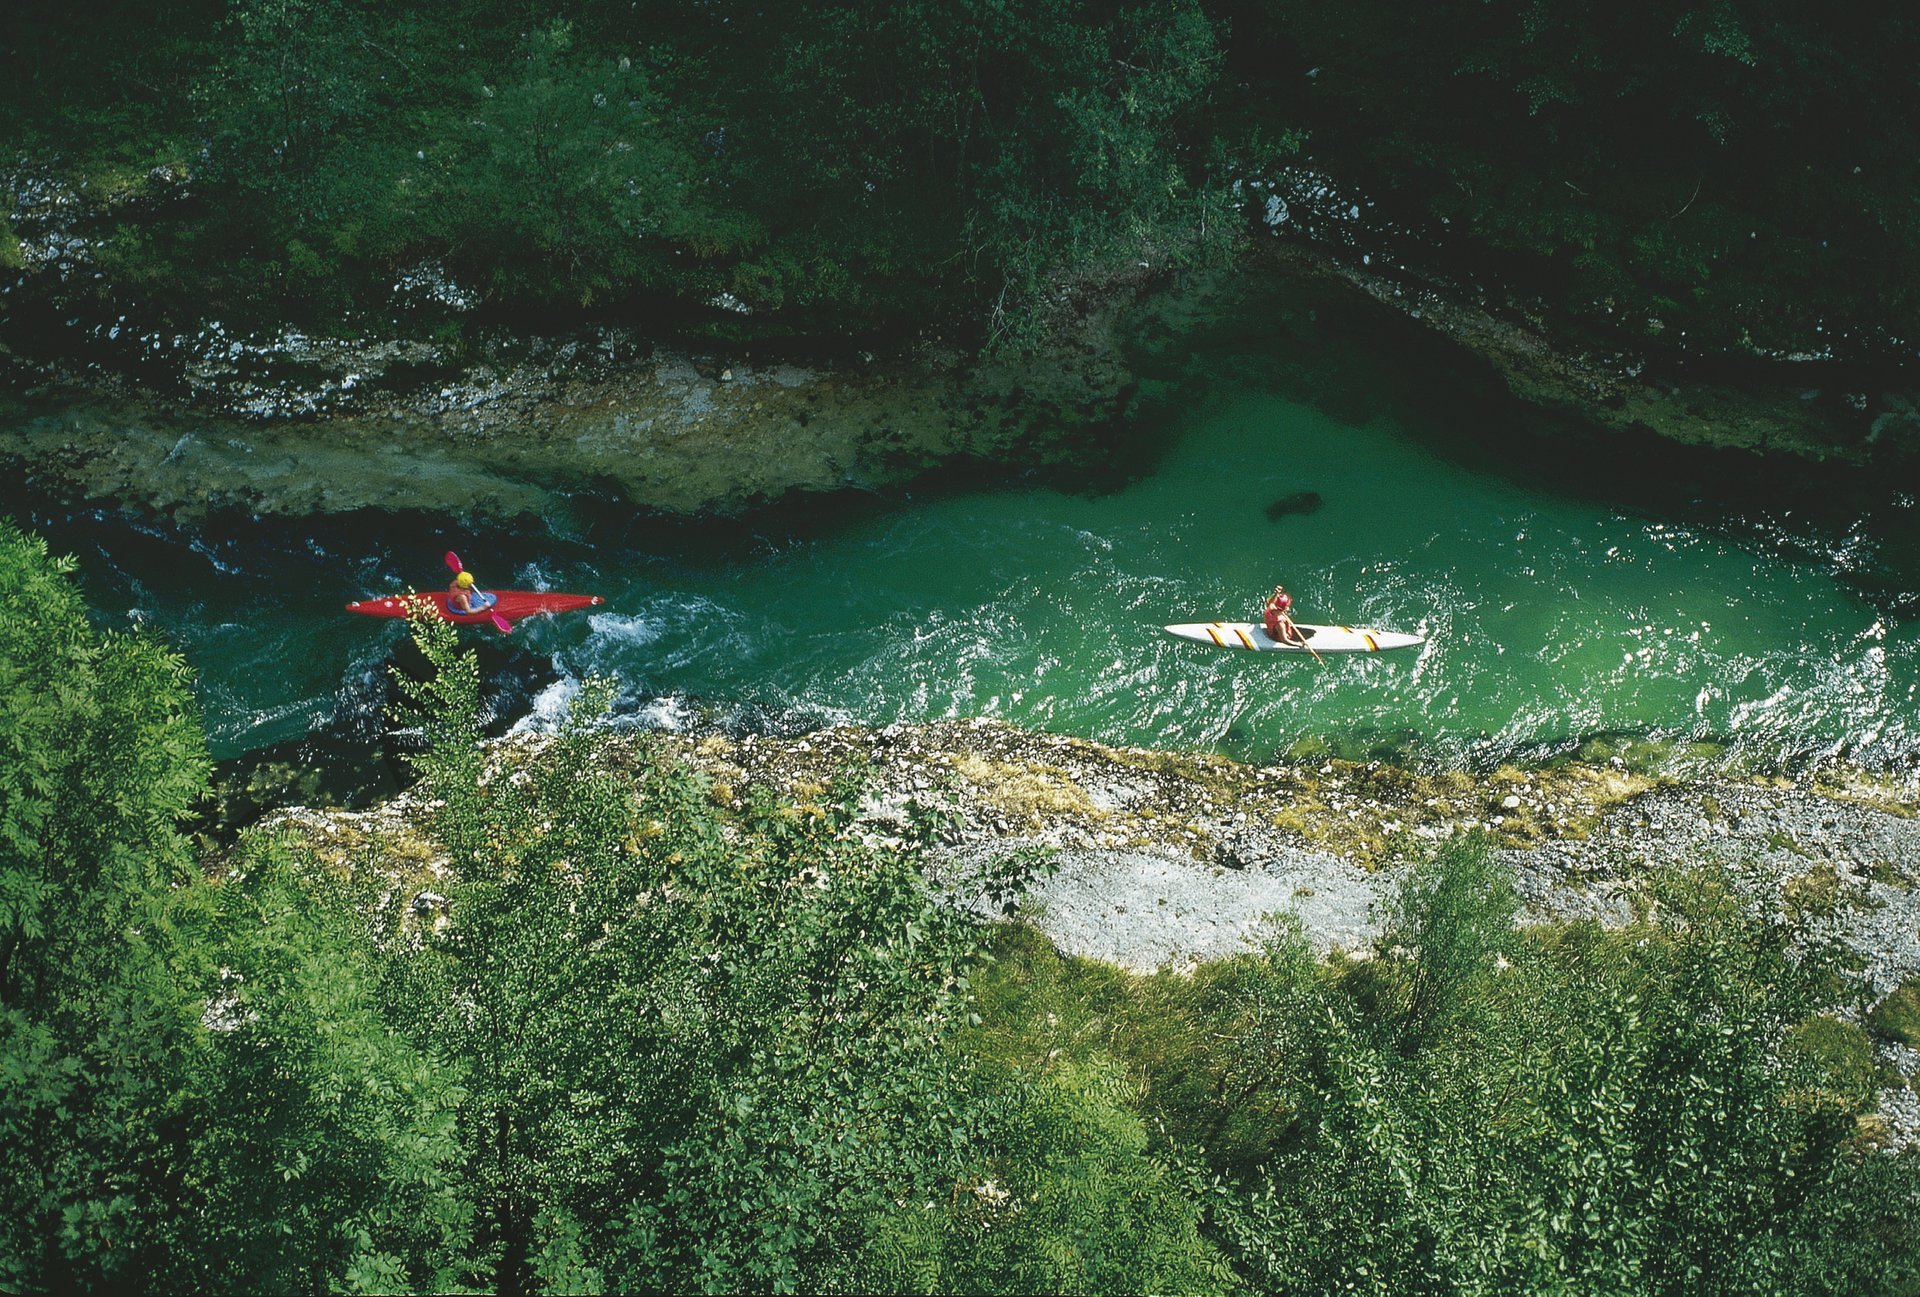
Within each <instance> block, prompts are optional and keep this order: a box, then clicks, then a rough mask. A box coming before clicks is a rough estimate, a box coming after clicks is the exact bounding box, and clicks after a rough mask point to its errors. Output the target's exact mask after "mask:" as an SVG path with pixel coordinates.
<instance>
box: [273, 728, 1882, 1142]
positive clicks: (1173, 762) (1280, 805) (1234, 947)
mask: <svg viewBox="0 0 1920 1297" xmlns="http://www.w3.org/2000/svg"><path fill="white" fill-rule="evenodd" d="M540 741H541V740H540V739H539V738H538V737H537V736H522V737H520V738H518V739H516V740H512V741H510V742H523V743H537V742H540ZM649 745H657V747H658V750H659V751H661V752H662V753H664V754H666V755H669V756H671V757H674V758H676V759H678V760H681V761H684V762H686V763H688V764H690V765H691V766H693V767H694V768H695V769H697V770H699V771H700V772H702V774H703V775H704V776H705V777H706V780H707V782H708V788H709V797H710V799H711V800H712V801H713V802H714V803H715V804H716V805H718V806H721V807H723V808H724V807H735V808H737V807H740V806H742V805H744V802H745V799H746V798H747V797H748V796H749V795H750V794H751V792H752V791H753V790H755V789H765V790H768V791H771V792H774V793H777V794H778V795H780V796H782V797H784V798H787V799H789V800H790V801H792V802H793V803H795V804H797V805H800V806H802V807H804V806H805V805H806V804H807V803H808V802H810V801H814V800H816V799H818V798H819V797H821V796H822V795H824V793H825V792H826V789H827V788H828V786H829V785H830V783H831V782H832V780H833V779H834V778H835V777H836V775H838V774H840V773H842V772H845V771H849V770H852V771H857V772H859V774H860V777H861V779H862V781H863V785H864V787H865V789H866V793H865V797H864V801H863V803H862V807H861V814H860V820H859V824H860V828H861V831H864V832H868V833H871V834H874V835H876V836H879V837H882V838H898V837H902V836H904V835H906V834H907V833H908V832H909V831H910V828H911V821H912V818H913V816H914V815H915V814H916V813H919V812H921V811H925V812H931V813H932V815H933V817H934V819H935V820H936V822H937V823H938V824H939V826H940V828H939V831H938V845H937V846H936V847H935V848H934V849H933V852H932V857H931V865H932V868H933V869H935V870H936V871H937V872H938V873H939V875H940V876H941V877H943V878H944V879H946V880H947V881H949V882H951V883H953V884H954V885H955V886H956V887H957V888H958V889H959V893H960V894H961V895H965V894H967V880H968V879H969V878H970V877H971V876H972V874H973V871H974V869H975V868H976V867H977V866H978V865H979V864H981V863H982V862H984V861H985V860H987V859H989V858H991V857H994V856H999V855H1005V854H1006V853H1008V852H1012V851H1017V850H1022V849H1038V850H1040V851H1043V852H1045V853H1046V854H1047V855H1048V856H1049V857H1050V858H1051V860H1052V862H1053V868H1052V872H1050V873H1046V872H1043V874H1042V876H1041V877H1039V878H1038V879H1037V880H1036V882H1035V884H1034V886H1033V887H1032V889H1031V891H1030V892H1029V894H1028V895H1027V897H1026V899H1025V901H1024V902H1023V904H1022V908H1021V911H1020V912H1021V915H1022V916H1023V917H1024V918H1025V919H1026V920H1027V921H1028V922H1031V923H1032V924H1034V925H1035V926H1036V927H1038V928H1039V929H1040V930H1041V931H1043V932H1045V933H1046V934H1047V936H1048V937H1049V938H1050V939H1051V940H1052V941H1053V942H1054V943H1055V944H1056V945H1057V946H1059V947H1060V948H1061V949H1062V950H1065V951H1068V952H1070V953H1074V954H1079V955H1085V956H1089V957H1092V958H1097V959H1102V960H1106V961H1109V962H1112V963H1115V964H1118V965H1121V966H1123V967H1126V968H1130V969H1135V970H1142V971H1145V970H1151V969H1155V968H1162V967H1174V968H1185V967H1190V966H1192V965H1193V964H1194V963H1196V962H1198V961H1202V960H1208V959H1216V958H1221V957H1224V956H1228V955H1231V954H1234V953H1235V952H1237V951H1241V950H1244V949H1246V948H1247V947H1248V942H1249V940H1250V939H1253V938H1255V937H1256V936H1257V934H1258V933H1259V931H1260V930H1261V928H1262V925H1263V923H1264V922H1265V920H1266V917H1267V916H1269V915H1272V914H1278V913H1285V912H1291V913H1293V914H1295V915H1297V916H1298V917H1299V920H1300V922H1301V924H1302V926H1303V928H1304V930H1305V932H1306V934H1307V936H1308V937H1309V939H1310V940H1311V941H1312V942H1313V943H1314V944H1315V945H1316V946H1317V947H1318V948H1319V949H1321V950H1322V951H1331V950H1334V949H1339V950H1343V951H1345V952H1347V953H1349V954H1354V955H1359V956H1362V957H1364V955H1365V954H1366V952H1367V951H1368V950H1369V949H1370V946H1371V943H1372V941H1373V940H1374V938H1375V936H1376V935H1377V932H1378V927H1377V924H1378V922H1379V919H1380V913H1379V911H1380V902H1381V901H1382V899H1383V898H1384V897H1386V896H1387V895H1388V894H1389V893H1390V891H1391V889H1392V887H1393V885H1394V882H1395V879H1396V877H1397V874H1398V872H1399V870H1400V869H1401V868H1402V867H1403V866H1404V865H1405V864H1406V863H1407V862H1408V861H1409V860H1411V859H1413V858H1415V857H1416V856H1417V855H1418V854H1419V853H1420V852H1422V851H1423V850H1424V849H1426V848H1427V847H1428V846H1429V845H1430V844H1431V843H1433V842H1434V841H1436V840H1439V839H1442V838H1444V837H1447V836H1448V835H1451V834H1455V833H1460V832H1467V831H1479V832H1484V833H1486V834H1488V835H1489V836H1490V838H1491V841H1492V843H1493V845H1494V849H1495V851H1496V852H1497V854H1498V856H1499V857H1500V858H1501V859H1502V860H1503V861H1505V862H1506V863H1507V864H1508V865H1509V866H1511V867H1512V869H1513V870H1514V871H1515V874H1516V876H1517V878H1518V881H1519V891H1520V894H1521V896H1522V897H1523V899H1524V902H1525V905H1526V910H1527V915H1528V916H1529V917H1531V918H1532V919H1534V920H1536V921H1547V920H1553V919H1570V918H1594V919H1598V920H1600V921H1603V922H1621V921H1625V920H1627V919H1629V918H1630V917H1632V916H1633V915H1635V914H1636V913H1640V912H1643V911H1644V909H1645V907H1646V906H1647V905H1648V904H1649V892H1648V883H1649V881H1650V880H1651V879H1652V878H1653V877H1654V876H1655V875H1656V874H1657V873H1658V872H1659V871H1661V870H1665V869H1670V868H1673V867H1675V866H1685V865H1706V866H1712V867H1717V868H1721V869H1723V870H1725V871H1727V873H1728V875H1729V876H1730V877H1732V878H1733V879H1735V880H1736V882H1737V885H1738V886H1739V887H1740V888H1742V889H1743V890H1745V891H1746V892H1748V893H1749V894H1752V895H1755V896H1765V897H1767V898H1769V899H1773V900H1777V901H1778V902H1779V903H1780V904H1781V905H1782V906H1784V907H1785V908H1786V909H1787V910H1789V911H1791V912H1794V913H1798V914H1803V915H1807V916H1810V917H1812V918H1814V919H1816V920H1818V921H1819V922H1820V923H1822V924H1825V925H1828V926H1830V928H1831V930H1832V931H1833V932H1834V933H1835V934H1836V935H1837V936H1838V937H1839V938H1840V939H1841V940H1843V941H1844V942H1846V943H1847V944H1848V945H1849V946H1850V947H1851V948H1852V949H1853V951H1854V952H1856V954H1857V956H1858V963H1859V976H1860V980H1861V988H1862V1001H1863V1008H1864V1007H1865V1006H1866V1005H1867V1004H1870V1003H1872V1002H1873V1001H1877V1000H1880V999H1883V998H1884V997H1886V996H1887V995H1888V994H1889V993H1892V992H1894V991H1896V990H1897V989H1898V988H1900V987H1901V986H1903V985H1908V986H1911V985H1915V984H1916V979H1920V890H1917V885H1920V819H1916V818H1915V803H1914V801H1913V800H1912V798H1911V795H1910V793H1908V792H1903V791H1902V790H1898V789H1894V788H1891V787H1885V786H1880V785H1876V784H1873V783H1870V782H1867V781H1854V782H1842V781H1837V780H1828V781H1825V782H1822V783H1818V784H1816V783H1811V782H1802V783H1795V782H1790V781H1786V780H1752V781H1738V780H1730V779H1704V780H1691V781H1685V782H1680V781H1673V780H1665V779H1654V778H1649V777H1646V776H1643V775H1639V774H1635V773H1632V772H1630V771H1628V770H1626V769H1625V768H1624V767H1619V766H1598V767H1596V766H1586V765H1579V764H1565V765H1559V766H1555V767H1551V768H1546V769H1539V770H1532V771H1523V770H1519V769H1513V768H1504V769H1501V770H1498V771H1495V772H1493V773H1491V774H1489V775H1485V776H1479V777H1475V776H1469V775H1466V774H1461V773H1443V774H1422V773H1416V772H1411V771H1407V770H1402V769H1397V768H1394V767H1390V766H1385V765H1380V764H1377V763H1370V764H1358V763H1349V762H1339V761H1328V762H1321V763H1318V764H1305V765H1275V766H1246V765H1240V764H1237V763H1234V762H1231V761H1227V760H1225V759H1223V758H1219V757H1213V756H1208V755H1202V754H1184V753H1168V752H1158V751H1151V750H1147V749H1138V748H1112V747H1106V746H1102V745H1100V744H1096V743H1091V742H1088V741H1085V740H1081V739H1072V738H1064V737H1060V736H1055V735H1046V734H1037V733H1032V732H1028V731H1023V730H1018V729H1015V728H1013V727H1010V726H1006V725H1003V724H1000V723H997V722H989V721H957V722H941V723H937V724H931V725H921V726H891V727H888V728H885V729H877V730H876V729H861V728H851V727H846V728H831V729H825V730H819V731H815V732H813V733H811V734H808V735H805V736H803V737H796V738H779V737H765V736H747V737H738V738H733V737H726V736H721V735H711V734H709V735H704V736H690V735H658V736H651V737H649V738H648V739H646V740H643V741H636V740H632V739H628V738H610V739H609V747H608V753H609V760H613V761H618V762H623V763H632V762H636V761H639V760H644V759H647V753H648V751H649V750H650V749H649ZM500 751H501V752H502V753H503V754H505V755H506V756H507V758H508V759H511V747H508V748H504V749H500ZM416 811H417V808H415V807H413V806H411V805H410V800H409V798H408V797H405V796H403V797H402V798H401V799H399V800H398V801H395V802H391V803H388V804H387V805H385V806H383V807H381V808H378V809H376V810H373V811H369V812H362V813H350V812H324V811H308V810H294V811H287V812H282V813H280V814H279V815H277V816H276V817H274V819H273V820H272V821H271V822H272V823H275V824H277V825H279V826H280V827H282V828H285V829H289V830H292V831H294V832H296V833H297V834H298V835H299V836H300V837H301V838H303V839H305V840H306V841H308V842H309V843H311V844H313V845H315V846H316V847H318V848H320V854H321V855H322V856H323V857H330V858H345V857H347V856H349V855H358V854H359V853H362V852H372V853H373V854H374V855H375V856H376V857H377V858H379V859H381V860H383V861H386V862H388V864H389V867H390V868H391V869H392V870H393V871H394V872H395V873H396V874H398V875H399V876H400V877H401V879H402V880H403V885H404V886H408V887H412V888H414V889H416V890H417V891H423V892H424V891H430V890H431V888H432V886H433V880H434V876H435V870H436V869H437V868H439V866H437V864H436V863H435V856H436V850H435V848H434V846H433V844H432V843H431V842H430V841H428V840H427V839H425V838H423V837H422V836H421V834H420V832H419V829H418V824H419V818H418V815H417V814H416ZM1876 1048H1877V1050H1878V1051H1879V1054H1880V1061H1881V1063H1882V1064H1883V1066H1884V1069H1885V1074H1886V1075H1887V1076H1888V1077H1889V1078H1892V1077H1895V1076H1896V1075H1897V1076H1904V1077H1908V1078H1915V1077H1920V1051H1916V1050H1915V1049H1913V1048H1909V1047H1908V1045H1907V1044H1902V1043H1900V1042H1899V1041H1896V1040H1890V1039H1880V1040H1877V1041H1876ZM1882 1112H1883V1114H1884V1115H1885V1117H1886V1119H1887V1121H1888V1124H1889V1129H1888V1138H1889V1139H1890V1140H1891V1141H1892V1142H1894V1143H1896V1144H1903V1145H1904V1144H1907V1143H1914V1142H1920V1094H1916V1093H1915V1092H1914V1090H1912V1089H1911V1088H1910V1087H1907V1086H1904V1085H1894V1084H1892V1083H1891V1081H1890V1083H1889V1088H1888V1089H1887V1090H1886V1091H1885V1092H1884V1093H1883V1096H1882Z"/></svg>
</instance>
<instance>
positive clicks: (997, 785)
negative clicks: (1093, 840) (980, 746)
mask: <svg viewBox="0 0 1920 1297" xmlns="http://www.w3.org/2000/svg"><path fill="white" fill-rule="evenodd" d="M953 768H954V769H955V770H956V771H958V772H959V773H960V774H961V775H962V776H963V777H965V778H966V779H967V780H968V781H969V782H971V783H972V784H974V785H975V786H976V787H978V788H979V789H980V790H981V798H982V800H983V801H985V802H986V803H987V805H989V806H991V807H992V808H994V809H995V810H997V811H999V812H1000V813H1001V814H1003V815H1006V816H1008V817H1009V818H1012V819H1017V820H1020V821H1023V822H1025V823H1028V824H1039V823H1043V822H1044V821H1045V820H1046V819H1047V818H1048V817H1050V816H1056V815H1066V816H1072V817H1074V818H1076V819H1080V820H1083V821H1097V820H1104V819H1106V818H1107V815H1108V812H1106V811H1104V810H1102V809H1100V808H1099V807H1098V806H1095V805H1094V804H1093V799H1092V798H1090V797H1088V796H1087V793H1086V790H1085V789H1084V788H1082V787H1080V785H1079V784H1077V783H1075V782H1074V781H1073V779H1072V778H1071V777H1070V776H1069V775H1068V774H1067V773H1066V772H1065V771H1064V770H1061V769H1059V768H1058V767H1055V766H1042V765H1036V764H1031V763H1020V764H1015V763H1012V762H1007V761H994V760H992V759H990V758H987V757H982V756H976V755H975V754H973V753H971V752H964V753H961V754H959V755H958V756H956V757H954V759H953Z"/></svg>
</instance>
